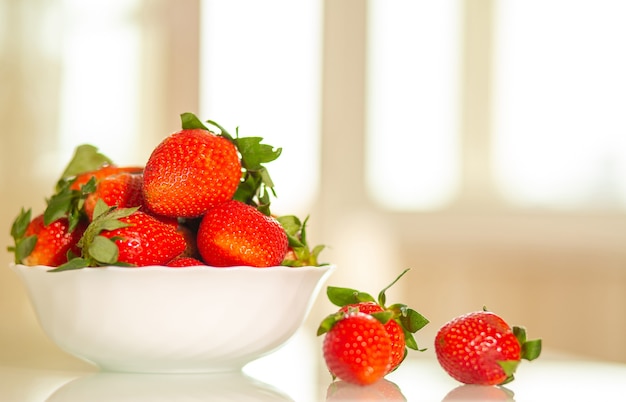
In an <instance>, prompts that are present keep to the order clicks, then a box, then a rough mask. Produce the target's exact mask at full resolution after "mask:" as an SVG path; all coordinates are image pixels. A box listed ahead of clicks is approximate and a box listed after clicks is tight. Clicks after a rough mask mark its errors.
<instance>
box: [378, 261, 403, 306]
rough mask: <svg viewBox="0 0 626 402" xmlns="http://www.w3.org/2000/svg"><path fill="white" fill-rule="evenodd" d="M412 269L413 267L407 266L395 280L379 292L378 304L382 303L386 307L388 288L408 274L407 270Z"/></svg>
mask: <svg viewBox="0 0 626 402" xmlns="http://www.w3.org/2000/svg"><path fill="white" fill-rule="evenodd" d="M410 270H411V268H407V269H405V270H404V271H402V273H401V274H400V275H398V276H397V277H396V279H394V280H393V282H391V283H390V284H389V285H387V286H385V287H384V288H383V289H382V290H381V291H380V293H378V304H380V305H381V307H383V308H385V304H386V303H387V296H385V292H386V291H387V290H389V288H390V287H392V286H393V285H394V284H395V283H396V282H398V280H399V279H400V278H402V277H403V276H404V274H406V273H407V272H409V271H410Z"/></svg>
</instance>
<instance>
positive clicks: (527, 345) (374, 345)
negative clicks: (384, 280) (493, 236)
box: [317, 270, 541, 386]
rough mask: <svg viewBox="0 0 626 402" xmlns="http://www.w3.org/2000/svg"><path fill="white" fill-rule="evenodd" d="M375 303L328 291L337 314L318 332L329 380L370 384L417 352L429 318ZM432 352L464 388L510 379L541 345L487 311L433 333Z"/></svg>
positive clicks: (348, 292) (405, 308) (348, 293)
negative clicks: (419, 333) (417, 334)
mask: <svg viewBox="0 0 626 402" xmlns="http://www.w3.org/2000/svg"><path fill="white" fill-rule="evenodd" d="M407 271H408V270H405V271H404V272H402V274H400V276H398V278H396V279H395V280H394V281H393V282H392V283H391V284H390V285H389V286H387V287H385V288H384V289H383V290H382V291H381V292H380V293H379V295H378V300H375V299H374V298H373V297H372V296H371V295H369V294H368V293H364V292H360V291H358V290H355V289H350V288H340V287H332V286H329V287H328V288H327V295H328V298H329V300H330V301H331V302H332V303H333V304H335V305H337V306H339V307H340V309H339V310H338V311H337V312H335V313H332V314H330V315H329V316H327V317H326V318H325V319H324V320H323V321H322V323H321V324H320V326H319V328H318V332H317V334H318V335H325V337H324V342H323V356H324V360H325V362H326V366H327V368H328V371H329V372H330V374H331V376H332V378H333V379H336V378H339V379H341V380H343V381H345V382H347V383H351V384H356V385H370V384H373V383H376V382H377V381H379V380H380V379H382V378H384V377H385V376H386V375H387V374H389V373H391V372H392V371H394V370H396V369H397V368H398V367H399V366H400V364H401V363H402V362H403V360H404V358H405V357H406V355H407V352H408V349H407V348H410V349H414V350H418V351H424V350H425V349H419V348H418V347H417V343H416V342H415V339H414V337H413V333H415V332H417V331H418V330H420V329H421V328H423V327H424V326H425V325H427V324H428V322H429V321H428V319H427V318H425V317H424V316H423V315H421V314H420V313H418V312H417V311H415V310H413V309H411V308H409V307H408V306H406V305H405V304H399V303H397V304H392V305H390V306H385V303H386V296H385V291H386V290H387V289H389V287H391V286H392V285H393V284H394V283H395V282H397V281H398V280H399V279H400V278H401V277H402V276H403V275H404V274H405V273H406V272H407ZM435 353H436V356H437V359H438V361H439V363H440V365H441V367H442V368H443V369H444V371H446V372H447V373H448V374H449V375H450V376H451V377H452V378H454V379H456V380H457V381H460V382H462V383H465V384H478V385H486V386H489V385H502V384H506V383H508V382H511V381H512V380H513V379H514V373H515V371H516V369H517V366H518V365H519V363H520V361H521V360H522V359H525V360H534V359H536V358H537V357H539V355H540V353H541V340H540V339H535V340H527V339H526V330H525V329H524V328H523V327H517V326H514V327H510V326H509V325H508V324H507V323H506V322H505V321H504V320H503V319H502V318H501V317H499V316H498V315H496V314H494V313H492V312H490V311H487V310H486V309H484V308H483V310H482V311H476V312H472V313H468V314H465V315H462V316H459V317H456V318H454V319H452V320H450V321H449V322H447V323H446V324H445V325H443V326H442V327H441V328H440V329H439V331H438V332H437V335H436V338H435Z"/></svg>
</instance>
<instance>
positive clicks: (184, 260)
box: [165, 257, 206, 268]
mask: <svg viewBox="0 0 626 402" xmlns="http://www.w3.org/2000/svg"><path fill="white" fill-rule="evenodd" d="M165 265H166V266H168V267H173V268H180V267H195V266H199V265H206V264H205V263H203V262H202V261H200V260H198V259H196V258H193V257H175V258H174V259H173V260H171V261H170V262H168V263H167V264H165Z"/></svg>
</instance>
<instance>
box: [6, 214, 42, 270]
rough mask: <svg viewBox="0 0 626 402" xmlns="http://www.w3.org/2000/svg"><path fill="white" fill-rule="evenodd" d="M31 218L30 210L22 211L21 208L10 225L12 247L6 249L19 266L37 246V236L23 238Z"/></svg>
mask: <svg viewBox="0 0 626 402" xmlns="http://www.w3.org/2000/svg"><path fill="white" fill-rule="evenodd" d="M31 216H32V210H31V209H28V210H24V208H22V209H21V211H20V213H19V214H18V215H17V217H16V218H15V220H14V221H13V224H12V225H11V237H12V238H13V244H14V245H13V246H9V247H7V250H8V251H9V252H12V253H14V254H15V260H14V261H15V263H16V264H21V263H22V261H23V260H24V258H26V257H28V256H29V255H30V253H32V252H33V249H34V248H35V245H36V244H37V236H35V235H32V236H28V237H24V235H25V234H26V230H27V229H28V225H29V224H30V221H31Z"/></svg>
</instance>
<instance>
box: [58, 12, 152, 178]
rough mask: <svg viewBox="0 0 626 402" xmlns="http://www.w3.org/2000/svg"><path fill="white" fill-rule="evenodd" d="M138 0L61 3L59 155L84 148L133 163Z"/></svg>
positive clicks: (69, 153)
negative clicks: (84, 144) (91, 147)
mask: <svg viewBox="0 0 626 402" xmlns="http://www.w3.org/2000/svg"><path fill="white" fill-rule="evenodd" d="M138 5H139V1H138V0H130V1H129V0H110V1H109V0H107V1H95V2H93V1H90V2H83V1H80V0H65V1H64V2H63V5H62V6H63V12H64V18H65V21H64V32H63V48H62V57H61V60H62V61H63V65H62V79H61V105H62V107H61V115H60V129H59V132H60V141H59V142H60V152H59V153H58V154H59V157H60V158H61V160H62V161H63V166H64V164H65V163H66V162H67V161H69V159H70V157H71V155H72V153H73V151H74V148H76V146H77V145H79V144H83V143H90V144H93V145H95V146H97V147H98V148H100V151H101V152H103V153H104V154H106V155H107V156H109V157H110V158H111V159H113V160H114V161H115V162H116V163H118V164H125V163H137V161H134V160H133V159H132V158H133V157H136V145H137V138H138V135H137V133H138V131H137V130H138V129H139V127H138V121H137V115H138V105H139V83H140V82H141V80H140V77H139V66H140V56H141V51H140V45H141V44H140V39H141V37H140V33H141V32H140V27H139V26H138V24H137V23H136V20H135V19H134V18H135V17H136V15H137V14H136V11H137V9H138Z"/></svg>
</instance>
